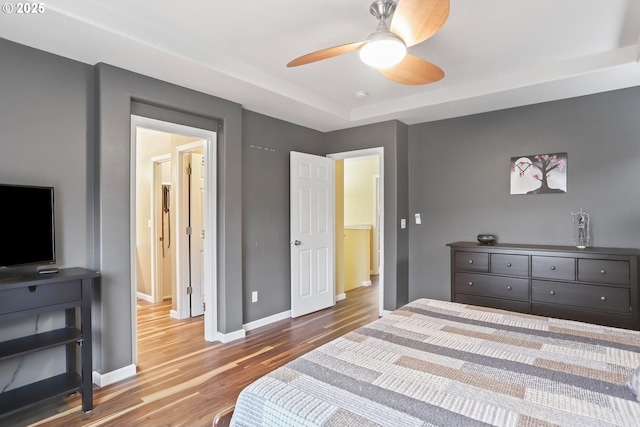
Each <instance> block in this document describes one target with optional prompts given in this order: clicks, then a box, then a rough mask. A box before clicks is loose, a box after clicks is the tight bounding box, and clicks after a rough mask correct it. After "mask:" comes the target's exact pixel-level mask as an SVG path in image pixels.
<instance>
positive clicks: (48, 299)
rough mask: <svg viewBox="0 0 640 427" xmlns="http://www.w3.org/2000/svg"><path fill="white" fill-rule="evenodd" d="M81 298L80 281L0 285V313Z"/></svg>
mask: <svg viewBox="0 0 640 427" xmlns="http://www.w3.org/2000/svg"><path fill="white" fill-rule="evenodd" d="M81 299H82V290H81V286H80V282H73V281H72V282H64V283H52V284H48V285H38V286H29V287H25V288H15V289H9V290H2V287H1V286H0V315H1V314H7V313H14V312H16V311H23V310H30V309H33V308H38V307H46V306H51V305H55V304H62V303H65V302H71V301H80V300H81Z"/></svg>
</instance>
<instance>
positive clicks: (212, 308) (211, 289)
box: [129, 114, 218, 365]
mask: <svg viewBox="0 0 640 427" xmlns="http://www.w3.org/2000/svg"><path fill="white" fill-rule="evenodd" d="M139 127H140V128H146V129H152V130H156V131H160V132H166V133H171V134H180V135H188V136H193V137H196V138H201V139H203V140H204V141H205V144H204V157H205V163H206V164H208V165H210V166H209V167H208V168H206V169H205V206H204V212H205V229H206V230H207V234H208V235H207V237H208V238H207V239H206V240H205V253H206V254H207V256H206V260H207V262H206V263H205V268H204V277H205V282H204V286H205V304H206V306H207V307H208V308H209V310H207V311H205V314H204V339H205V340H207V341H215V340H216V339H217V335H218V333H217V331H218V319H217V317H218V316H217V307H218V286H217V277H218V273H217V271H218V270H217V259H218V255H217V245H216V242H217V223H218V219H217V203H216V202H217V133H216V132H214V131H210V130H205V129H199V128H194V127H190V126H184V125H179V124H176V123H171V122H164V121H161V120H155V119H150V118H147V117H142V116H136V115H133V114H132V115H131V155H130V159H131V161H130V165H129V168H130V176H131V179H130V188H129V191H130V195H131V196H130V201H129V206H130V207H129V227H130V238H129V240H130V248H129V249H130V253H131V265H130V269H131V307H130V309H131V329H132V334H131V341H132V347H131V349H132V360H133V363H134V364H136V365H137V364H138V322H137V319H138V312H137V301H136V296H137V290H136V283H137V277H136V265H135V262H136V248H135V244H136V241H135V239H136V231H137V230H136V220H135V219H136V215H135V213H136V203H135V201H136V148H137V129H138V128H139Z"/></svg>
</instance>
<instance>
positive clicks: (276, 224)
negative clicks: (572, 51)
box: [0, 39, 640, 373]
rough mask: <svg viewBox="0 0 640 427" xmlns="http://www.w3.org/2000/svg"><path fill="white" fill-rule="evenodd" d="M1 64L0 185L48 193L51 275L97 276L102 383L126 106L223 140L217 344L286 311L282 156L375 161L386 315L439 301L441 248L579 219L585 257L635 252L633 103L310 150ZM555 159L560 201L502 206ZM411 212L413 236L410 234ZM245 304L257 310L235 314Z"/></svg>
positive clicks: (134, 82) (36, 64)
mask: <svg viewBox="0 0 640 427" xmlns="http://www.w3.org/2000/svg"><path fill="white" fill-rule="evenodd" d="M0 56H1V57H2V62H1V64H0V67H1V68H0V71H1V72H0V83H1V84H2V86H1V87H2V91H0V128H1V129H2V146H1V147H2V151H1V153H2V155H0V182H18V183H25V184H40V185H54V186H55V187H56V197H57V206H56V213H57V226H58V242H57V249H58V257H59V265H61V266H73V265H80V266H82V265H85V266H94V267H97V268H100V269H101V270H102V273H103V279H102V286H101V291H100V294H99V300H98V304H97V305H96V308H97V311H96V329H97V334H96V336H95V337H96V341H97V349H96V350H97V351H96V352H95V358H96V364H95V368H96V369H97V370H99V371H100V372H103V373H104V372H109V371H112V370H115V369H118V368H121V367H124V366H127V365H129V364H130V363H131V359H130V355H131V348H130V345H131V318H130V308H129V307H130V295H131V293H130V292H131V291H130V273H129V268H130V255H129V248H130V245H129V220H128V218H129V165H130V153H131V150H130V142H129V140H130V128H129V126H130V122H129V114H130V112H131V103H132V101H138V102H142V103H145V104H149V105H154V106H156V107H158V108H160V109H161V110H163V111H165V112H166V114H167V117H164V118H163V119H165V120H171V119H174V120H176V121H177V122H181V121H182V119H183V118H184V115H185V114H186V115H188V116H198V117H204V118H206V119H216V120H219V121H220V122H221V123H222V125H223V127H222V130H221V132H220V133H219V142H218V162H219V164H218V185H219V188H218V197H219V200H218V208H219V221H220V222H219V226H218V227H219V229H218V237H219V239H220V242H219V247H218V252H219V257H220V258H219V259H218V269H219V271H218V283H219V328H220V330H221V331H222V332H233V331H236V330H238V329H240V328H241V327H242V323H243V322H249V321H253V320H256V319H259V318H262V317H265V316H269V315H272V314H276V313H280V312H282V311H285V310H287V309H289V292H288V288H289V285H288V279H289V246H288V240H289V232H288V191H289V186H288V164H289V163H288V159H289V155H288V152H289V151H290V150H297V151H306V152H311V153H315V154H321V155H324V154H330V153H336V152H343V151H351V150H359V149H364V148H372V147H384V180H385V182H384V197H385V244H386V250H385V259H384V266H385V270H384V281H385V294H384V308H385V309H394V308H396V307H398V306H400V305H402V304H404V303H405V302H407V301H408V300H411V299H414V298H417V297H421V296H427V297H434V298H440V299H448V298H449V251H448V248H447V247H446V246H445V245H446V243H448V242H452V241H456V240H473V239H474V238H475V236H476V234H478V233H479V232H493V233H496V234H498V236H499V239H500V241H502V242H523V243H557V244H569V245H570V244H572V228H571V227H572V222H571V215H570V213H571V212H572V211H576V210H578V209H580V208H584V209H585V210H587V211H589V212H590V213H591V214H592V219H593V238H594V243H595V244H596V245H598V246H621V247H638V246H640V227H639V225H640V198H639V197H638V190H637V186H636V185H637V183H638V182H640V144H639V143H638V135H640V124H639V123H640V121H638V120H637V117H638V112H639V111H640V88H634V89H628V90H623V91H617V92H610V93H606V94H600V95H593V96H588V97H582V98H576V99H572V100H564V101H558V102H553V103H547V104H541V105H536V106H530V107H523V108H517V109H511V110H506V111H499V112H494V113H487V114H482V115H477V116H470V117H464V118H459V119H453V120H446V121H441V122H435V123H425V124H419V125H413V126H406V125H404V124H402V123H400V122H396V121H391V122H384V123H378V124H373V125H369V126H362V127H357V128H352V129H346V130H341V131H335V132H329V133H326V134H321V133H319V132H316V131H313V130H310V129H306V128H302V127H299V126H296V125H292V124H290V123H286V122H282V121H279V120H276V119H272V118H269V117H266V116H262V115H260V114H256V113H252V112H243V111H242V108H241V106H240V105H238V104H235V103H232V102H229V101H225V100H222V99H219V98H215V97H212V96H208V95H205V94H202V93H198V92H195V91H191V90H188V89H185V88H181V87H178V86H174V85H171V84H168V83H165V82H161V81H158V80H154V79H151V78H148V77H145V76H141V75H137V74H134V73H131V72H129V71H126V70H121V69H118V68H115V67H111V66H108V65H104V64H100V65H98V66H96V67H91V66H88V65H85V64H80V63H77V62H74V61H71V60H68V59H64V58H60V57H57V56H54V55H50V54H47V53H44V52H41V51H37V50H34V49H30V48H27V47H25V46H20V45H18V44H14V43H12V42H8V41H6V40H1V39H0ZM94 106H95V108H94ZM94 114H95V123H94V122H93V121H94ZM94 135H95V138H94ZM251 145H254V146H256V147H257V146H261V147H265V148H273V149H275V151H274V152H271V151H267V150H260V149H257V148H251V147H250V146H251ZM558 151H566V152H568V157H569V164H568V171H569V182H568V189H569V192H568V194H564V195H557V194H552V195H540V196H510V195H509V194H508V193H509V178H508V175H509V160H510V158H511V157H512V156H518V155H525V154H535V153H545V152H558ZM418 212H419V213H421V215H422V218H423V224H422V225H415V223H414V222H413V214H414V213H418ZM401 218H407V219H408V220H409V221H408V223H409V228H408V229H406V230H402V229H400V227H399V224H400V219H401ZM256 242H257V243H258V246H257V247H256V246H255V243H256ZM243 257H244V259H243ZM252 290H258V291H259V294H260V302H261V303H259V304H251V303H250V302H249V301H250V293H251V291H252ZM243 311H244V312H245V313H244V314H243Z"/></svg>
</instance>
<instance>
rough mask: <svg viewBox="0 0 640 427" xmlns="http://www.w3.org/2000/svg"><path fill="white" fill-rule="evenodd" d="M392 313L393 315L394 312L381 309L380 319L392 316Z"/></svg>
mask: <svg viewBox="0 0 640 427" xmlns="http://www.w3.org/2000/svg"><path fill="white" fill-rule="evenodd" d="M391 313H393V311H392V310H383V309H380V312H379V315H380V317H384V316H387V315H389V314H391Z"/></svg>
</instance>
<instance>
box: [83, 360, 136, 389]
mask: <svg viewBox="0 0 640 427" xmlns="http://www.w3.org/2000/svg"><path fill="white" fill-rule="evenodd" d="M135 376H136V365H128V366H125V367H124V368H120V369H116V370H115V371H111V372H107V373H104V374H101V373H99V372H96V371H93V372H92V379H93V383H94V384H95V385H97V386H98V387H103V386H106V385H109V384H113V383H115V382H118V381H122V380H124V379H126V378H130V377H135Z"/></svg>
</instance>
